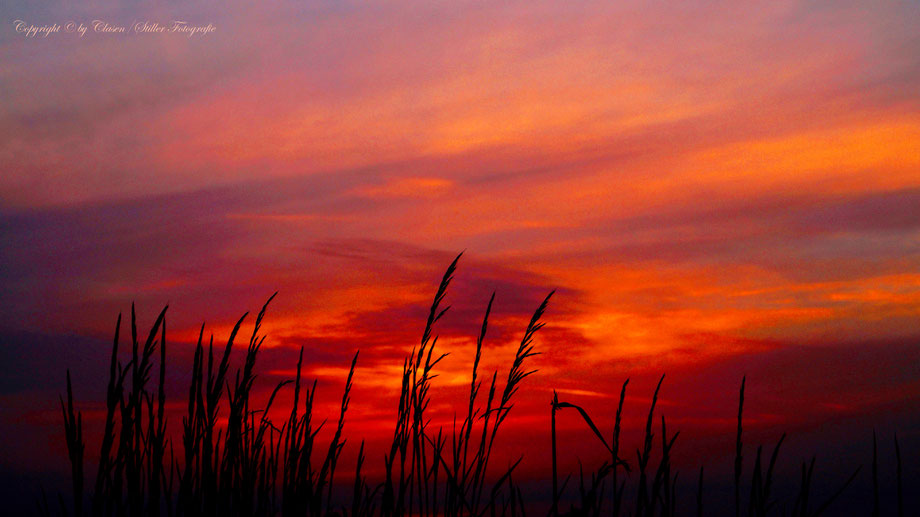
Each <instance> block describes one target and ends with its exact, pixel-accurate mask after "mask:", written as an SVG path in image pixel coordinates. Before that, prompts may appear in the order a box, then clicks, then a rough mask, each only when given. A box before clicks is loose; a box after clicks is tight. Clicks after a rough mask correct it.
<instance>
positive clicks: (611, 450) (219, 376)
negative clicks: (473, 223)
mask: <svg viewBox="0 0 920 517" xmlns="http://www.w3.org/2000/svg"><path fill="white" fill-rule="evenodd" d="M461 255H462V254H461ZM461 255H458V256H457V258H456V259H454V261H453V262H452V263H451V264H450V266H449V267H448V268H447V270H446V272H445V273H444V275H443V277H442V278H441V282H440V284H439V285H438V288H437V291H436V294H435V296H434V299H433V301H432V304H431V308H430V310H429V313H428V318H427V321H426V324H425V327H424V331H423V333H422V337H421V340H420V342H419V344H418V345H417V346H416V347H414V348H413V349H412V350H411V352H410V353H409V355H408V356H407V357H406V358H405V360H404V362H403V367H402V378H401V389H400V396H399V401H398V404H397V407H396V415H395V423H394V430H393V437H392V441H391V443H390V445H389V447H388V450H387V451H386V453H385V455H384V459H383V461H384V473H385V476H384V479H383V480H382V481H381V482H379V483H372V482H371V481H370V480H368V478H367V477H366V476H365V474H364V473H363V468H364V465H365V462H366V460H367V458H366V456H365V443H364V441H361V443H360V446H359V449H358V454H357V460H356V465H355V469H354V478H353V480H352V481H351V482H350V484H351V485H352V487H353V488H352V489H351V500H350V501H347V500H345V499H344V498H341V497H340V498H339V500H337V499H336V497H334V495H335V494H334V491H333V487H334V485H335V483H336V474H337V473H338V467H339V460H340V457H341V454H342V451H343V448H344V447H345V445H346V440H345V438H344V427H345V421H346V415H347V411H348V408H349V403H350V401H351V400H350V396H351V391H352V380H353V376H354V372H355V369H356V368H357V366H358V357H359V354H358V353H355V355H354V358H353V359H352V361H351V366H350V368H349V371H348V376H347V380H346V382H345V387H344V392H343V395H342V398H341V404H340V409H339V416H338V419H337V422H336V424H335V428H334V431H333V434H332V437H331V438H330V440H329V442H328V444H324V443H319V441H318V434H319V433H320V430H321V429H322V428H323V427H324V422H321V423H317V422H316V419H315V416H314V414H313V407H314V403H315V396H316V390H317V382H316V381H313V382H312V383H305V382H304V380H303V378H302V376H301V373H302V368H303V349H302V348H301V350H300V355H299V358H298V362H297V368H296V375H295V376H294V378H293V379H290V380H285V381H283V382H280V383H278V384H277V385H276V386H274V389H273V391H271V395H270V396H269V398H268V400H267V403H265V405H264V406H262V407H254V406H253V405H252V388H253V384H254V381H255V371H256V360H257V358H258V354H259V351H260V348H261V346H262V344H263V342H264V340H265V336H264V335H260V331H261V324H262V321H263V318H264V316H265V313H266V310H267V308H268V306H269V304H270V302H271V301H272V299H274V297H275V295H272V297H270V298H269V299H268V301H267V302H266V303H265V305H264V306H263V307H262V309H261V310H260V311H259V313H258V315H257V316H256V319H255V325H254V328H253V331H252V334H251V336H250V337H249V342H248V345H247V347H246V350H245V356H244V360H243V363H242V367H241V368H238V369H237V370H236V372H235V373H234V374H232V375H231V373H230V356H231V352H232V351H233V348H234V345H235V343H236V341H237V337H238V333H239V331H240V327H241V325H242V324H243V321H244V320H245V319H246V317H247V314H244V315H243V317H242V318H240V319H239V321H237V323H236V325H235V326H234V327H233V329H232V331H231V332H230V335H229V338H228V340H227V343H226V345H225V346H224V347H223V350H222V351H220V350H219V349H218V350H215V345H214V339H213V336H211V337H210V338H209V339H208V340H207V341H205V339H204V335H205V327H204V325H202V327H201V330H200V332H199V335H198V340H197V344H196V346H195V352H194V359H193V364H192V372H191V373H192V376H191V383H190V386H189V389H188V397H187V401H186V402H187V406H186V414H185V416H184V417H183V418H182V428H181V429H182V431H181V437H180V441H179V443H178V447H176V446H175V445H176V444H174V440H172V439H171V438H170V436H169V435H168V433H167V431H166V429H167V427H166V423H167V422H166V417H165V405H166V395H165V392H166V389H165V383H166V375H165V372H166V358H167V352H166V308H164V309H163V310H162V311H161V312H160V314H159V316H158V317H157V319H156V321H155V322H154V324H153V326H152V328H151V329H150V331H149V333H148V335H147V337H146V339H144V340H143V341H140V340H139V339H138V329H137V319H136V315H135V309H134V306H133V305H132V307H131V324H130V330H131V341H130V347H131V354H130V360H129V361H128V362H127V364H122V363H121V362H119V360H118V352H119V335H120V331H121V323H122V321H121V315H119V316H118V320H117V323H116V325H115V338H114V341H113V345H112V354H111V359H110V365H109V379H108V386H107V390H106V406H105V407H106V413H105V420H104V428H103V434H102V436H101V445H100V450H99V456H98V463H97V464H98V467H97V469H96V472H95V476H94V479H91V480H90V484H89V486H91V487H92V490H90V491H87V480H86V479H85V477H86V468H85V465H84V459H85V457H84V453H85V443H84V438H83V419H82V415H81V413H80V412H79V411H77V410H76V409H75V406H74V400H73V397H74V395H73V386H72V382H71V376H70V372H69V371H68V372H67V393H66V400H65V398H64V397H61V401H60V402H61V411H62V417H63V427H64V437H65V443H66V446H67V452H68V457H69V461H70V467H71V480H72V497H70V498H65V497H64V496H63V495H61V496H59V497H58V500H57V504H51V503H49V501H48V499H47V497H46V496H43V497H42V498H41V499H40V500H39V501H38V509H39V513H40V514H42V515H51V514H53V513H58V512H59V513H61V514H63V515H75V516H82V515H92V516H138V515H168V516H174V515H175V516H184V515H189V516H191V515H205V516H218V515H220V516H224V515H240V516H249V515H253V516H268V515H282V516H292V515H307V516H312V517H323V516H333V515H337V516H338V515H341V516H349V515H351V516H353V517H358V516H378V515H379V516H381V517H402V516H415V515H418V516H420V517H429V516H432V517H433V516H442V515H443V516H450V517H466V516H469V517H485V516H489V517H495V516H499V515H500V516H511V517H516V516H519V515H521V516H523V515H525V514H526V511H527V510H528V509H529V508H531V506H532V505H529V504H528V502H527V501H525V498H524V495H523V492H522V490H521V488H520V487H519V486H518V485H517V483H516V482H515V480H514V471H515V469H516V468H517V467H518V466H519V465H520V463H521V461H522V460H523V457H521V458H519V459H517V460H516V461H514V462H513V463H512V464H511V465H510V466H509V467H508V468H505V469H499V470H495V469H494V467H493V465H491V464H490V459H491V458H492V454H493V446H494V445H495V442H496V437H497V436H498V433H499V429H500V428H501V427H502V424H503V423H504V422H506V420H507V418H508V416H509V414H510V413H511V410H512V409H513V407H514V399H515V395H516V394H517V392H518V390H519V389H520V388H521V387H522V386H523V385H524V381H525V380H526V379H527V377H529V376H531V375H532V374H534V373H535V372H536V370H534V369H530V368H529V366H528V364H529V361H528V359H530V358H531V357H533V356H535V355H537V354H538V353H539V352H537V351H535V344H534V337H535V336H536V334H537V333H538V332H539V330H540V329H541V328H542V327H543V325H544V323H543V322H542V318H543V315H544V312H545V311H546V309H547V306H548V304H549V301H550V299H551V297H552V295H553V293H552V292H551V293H549V294H548V295H547V296H546V298H545V299H544V300H543V302H542V303H541V304H540V305H539V306H538V307H537V309H536V310H535V311H534V313H533V316H532V318H531V319H530V322H529V323H528V325H527V327H526V329H525V330H524V335H523V338H522V339H521V341H520V344H519V346H518V348H517V350H516V353H515V355H514V359H513V360H512V362H511V365H510V366H509V367H508V370H507V375H506V376H503V377H504V378H503V383H500V382H499V379H500V377H499V372H498V371H493V372H491V378H489V376H488V375H486V376H485V380H486V381H488V382H487V385H488V390H487V392H486V394H485V395H484V396H482V395H481V388H482V387H483V380H484V379H483V378H482V376H481V373H480V362H481V358H482V349H483V342H484V340H485V339H486V334H487V330H488V322H489V316H490V314H491V311H492V305H493V302H494V300H495V294H494V293H493V294H492V297H491V298H490V300H489V302H488V305H487V306H486V308H485V314H484V316H483V319H482V326H481V330H480V333H479V335H478V337H477V339H476V353H475V358H474V360H473V364H472V373H471V378H470V384H469V396H468V402H467V405H466V411H465V413H463V414H462V415H460V416H461V420H460V426H459V428H457V424H456V421H457V420H456V417H455V419H454V425H453V428H452V429H450V430H445V429H443V428H438V429H437V430H434V429H431V428H430V425H429V424H430V420H429V418H428V417H427V416H426V411H427V410H428V407H429V404H430V402H431V400H430V394H429V393H430V388H431V386H432V380H433V379H434V378H435V377H436V376H437V374H436V373H435V368H436V366H437V365H438V363H439V362H440V361H441V360H442V359H444V357H445V355H446V354H442V353H440V352H438V351H437V350H438V349H437V340H438V338H437V335H436V334H435V330H434V329H435V325H436V324H437V323H438V321H439V320H440V319H441V318H442V317H443V316H444V314H445V313H446V312H447V310H448V309H449V307H442V306H443V302H444V299H445V296H446V294H447V289H448V286H449V284H450V282H451V280H452V278H453V274H454V272H455V270H456V267H457V263H458V261H459V259H460V256H461ZM276 294H277V293H276ZM157 355H159V361H158V362H156V361H155V357H156V356H157ZM155 363H156V364H155ZM154 367H156V377H155V378H153V380H152V379H151V376H152V374H153V371H154ZM664 380H665V377H664V376H663V375H662V377H661V378H660V380H659V381H658V384H657V386H656V388H655V391H654V393H653V396H652V399H651V405H650V407H649V411H648V416H647V419H646V425H645V432H644V438H643V440H642V443H641V446H640V447H639V448H637V449H636V455H635V458H634V459H631V460H627V459H624V457H622V455H621V451H623V450H625V448H624V446H623V444H622V443H621V439H620V433H621V417H622V412H623V405H624V401H625V399H626V392H627V386H628V384H629V379H627V380H626V381H625V382H623V385H622V388H621V390H620V394H619V398H618V404H617V406H616V410H615V420H614V427H613V429H612V431H611V432H610V434H609V435H608V436H609V440H608V439H607V438H606V437H605V434H604V433H603V432H602V431H601V430H600V429H599V428H598V426H597V425H595V423H594V421H593V420H592V418H591V417H590V415H589V414H588V412H587V411H586V410H585V409H583V408H582V407H581V406H579V405H577V404H575V403H572V402H567V401H560V400H559V398H558V394H556V392H555V391H554V392H553V399H552V401H551V404H550V409H551V414H550V419H551V430H552V431H551V440H552V450H551V453H552V473H551V481H552V501H551V506H550V508H549V514H550V515H551V517H558V516H559V515H584V516H591V517H599V516H601V515H611V516H613V517H619V516H624V515H633V516H635V517H652V516H675V515H678V514H680V515H685V514H686V515H689V514H693V513H695V514H696V515H698V516H701V515H706V514H707V513H706V512H707V510H706V508H707V507H706V504H705V503H706V498H705V490H704V468H703V467H702V466H701V467H700V468H699V474H698V476H697V480H696V484H695V486H696V488H695V490H694V495H695V500H692V501H685V502H680V501H678V498H677V484H678V475H679V473H678V472H676V471H674V469H673V465H672V463H671V462H672V459H671V458H672V455H671V451H672V450H673V448H674V447H675V445H676V443H677V439H678V436H679V435H680V433H679V432H674V433H673V434H669V431H668V428H667V422H666V419H665V417H664V416H661V417H660V418H659V420H658V421H659V422H660V431H658V432H660V442H659V444H660V445H659V449H660V450H658V451H655V438H656V437H655V432H656V427H659V426H656V419H655V409H656V405H657V401H658V396H659V392H660V390H661V388H662V384H663V383H664ZM289 386H290V389H292V391H293V405H292V407H291V408H290V412H289V416H288V417H287V418H286V419H284V421H283V422H281V423H280V425H278V423H276V422H273V421H272V420H271V419H270V418H269V417H268V415H269V410H270V409H271V407H272V405H273V403H274V401H275V399H276V395H277V394H278V393H279V392H280V391H281V390H282V389H285V388H287V387H289ZM744 390H745V379H742V381H741V387H740V391H739V397H738V413H737V432H736V440H735V456H734V469H733V484H734V486H733V499H734V501H733V508H734V514H735V516H736V517H738V516H740V515H742V513H743V512H744V511H745V508H744V507H745V504H744V501H742V492H743V491H742V482H743V477H744V466H745V462H744V455H743V449H744V447H743V445H744V444H743V440H742V437H743V430H744V427H743V424H744V422H743V409H744ZM562 410H575V411H574V413H577V414H578V415H579V417H580V420H581V421H582V422H583V423H584V424H585V426H586V428H587V429H586V431H590V432H591V434H592V435H593V436H594V437H595V438H597V439H598V441H599V442H600V444H602V445H603V447H604V449H605V450H606V454H607V458H608V459H607V460H606V461H604V462H603V464H602V465H601V466H600V467H599V468H597V469H596V470H593V471H589V472H588V473H587V474H586V473H585V471H584V468H583V467H582V468H581V469H580V472H579V486H578V491H577V493H576V497H575V500H576V501H577V502H576V503H574V504H571V505H570V507H569V508H567V509H565V511H563V509H562V508H560V506H561V501H562V500H563V494H564V492H565V489H566V487H567V486H568V483H569V481H570V480H571V475H569V476H567V477H566V479H564V480H563V481H562V483H561V484H560V483H559V476H558V459H557V455H558V451H559V445H560V444H558V443H557V436H556V422H557V419H558V418H560V416H559V415H557V413H560V411H562ZM222 414H226V415H227V416H226V422H225V423H223V422H222V421H221V416H220V415H222ZM560 414H561V413H560ZM565 414H571V412H570V411H566V412H565ZM785 438H786V435H785V434H783V435H782V436H781V437H780V438H779V440H778V441H777V443H776V445H775V446H774V447H773V450H772V453H771V454H770V458H769V461H768V462H767V463H766V465H764V461H763V458H762V452H763V447H762V446H758V447H757V452H756V455H755V460H754V464H753V467H752V469H751V477H750V489H749V491H748V501H747V505H746V506H747V508H746V511H747V514H748V515H749V516H751V517H765V516H767V515H792V516H793V517H806V516H818V515H822V514H824V513H825V512H826V511H827V510H828V509H829V508H830V507H831V505H832V504H833V502H834V501H835V500H836V499H837V498H838V497H839V496H840V494H841V493H842V492H843V491H844V490H845V489H846V488H847V487H849V486H850V485H851V484H852V482H853V481H854V479H856V477H857V476H858V474H859V472H860V468H857V469H855V471H854V472H853V474H852V475H851V476H850V477H849V478H848V479H847V481H846V482H845V483H844V484H843V485H842V486H841V487H840V488H839V489H838V490H837V491H836V492H835V493H833V494H832V495H831V496H830V497H829V498H827V499H825V500H823V501H821V502H820V504H817V505H816V504H814V501H813V500H812V499H813V494H812V486H813V483H812V477H813V472H814V465H815V459H814V458H812V459H811V461H810V462H803V464H802V465H801V480H800V483H799V487H798V490H797V492H796V493H795V494H793V495H792V498H791V499H790V498H788V497H787V498H785V499H783V503H782V504H779V501H780V498H778V497H777V496H776V495H775V493H774V491H773V489H774V481H775V477H774V475H775V467H776V465H777V461H778V458H779V452H780V448H781V446H782V444H783V442H784V440H785ZM563 445H564V444H563ZM895 448H896V454H897V472H896V480H897V481H896V482H897V500H896V501H895V504H896V507H897V514H898V515H899V516H900V515H903V514H904V503H903V495H902V479H901V472H902V469H901V452H900V446H899V444H898V442H897V437H895ZM653 456H655V457H656V458H657V465H654V464H653V463H652V461H651V460H652V458H653ZM627 480H632V481H633V483H632V484H631V485H629V486H631V487H632V488H633V489H634V493H633V494H632V495H631V497H627V494H626V489H627V485H628V484H627ZM872 480H873V487H874V490H873V497H874V499H873V513H872V515H879V487H878V485H879V482H878V457H877V447H876V440H875V437H874V436H873V463H872ZM342 485H344V483H340V486H342ZM608 486H609V488H608ZM608 490H609V494H608ZM628 501H631V502H633V503H634V507H632V508H627V507H626V506H625V505H624V502H628ZM789 501H791V506H790V505H789Z"/></svg>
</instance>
